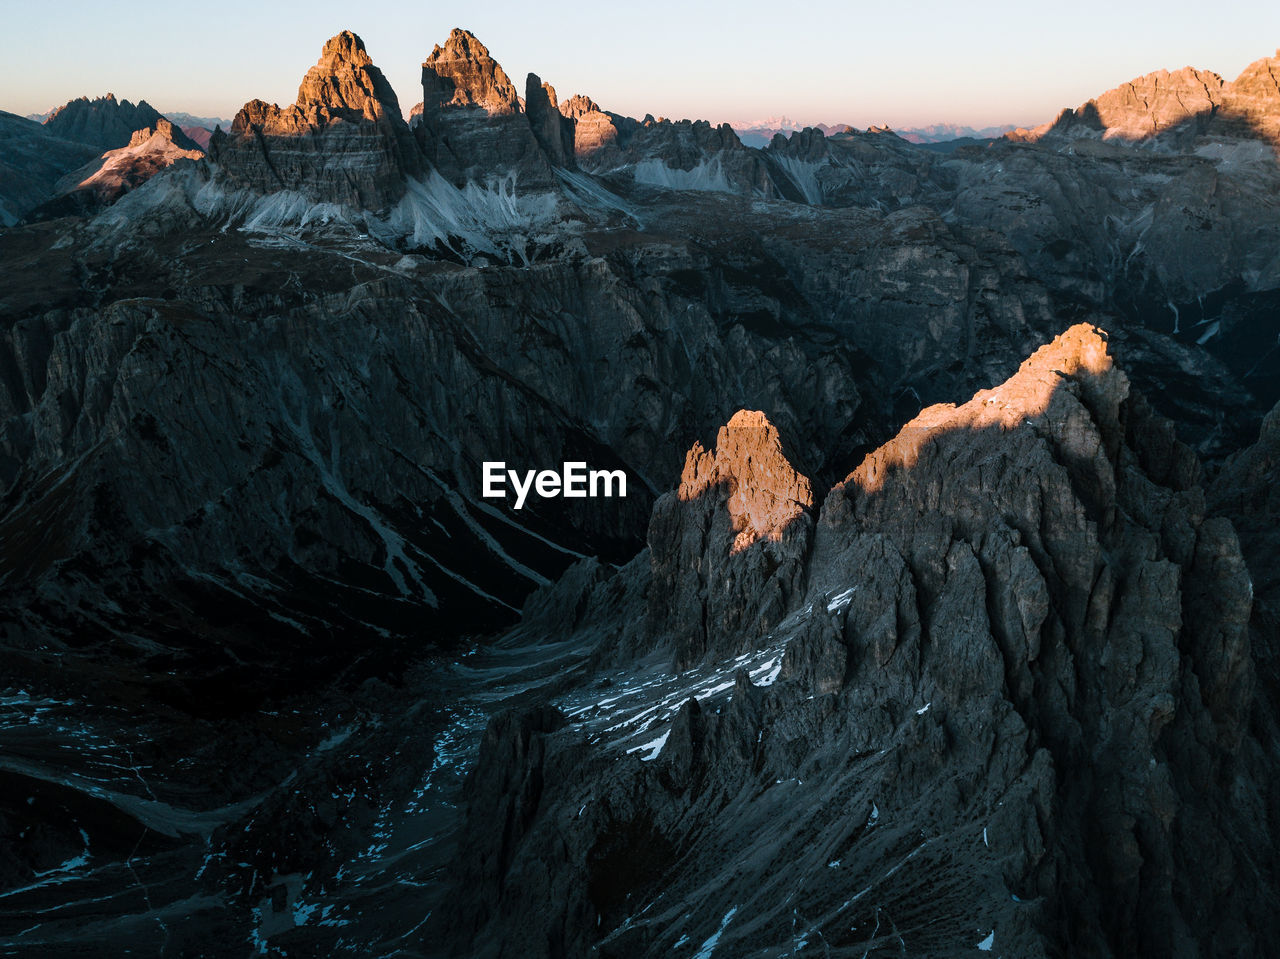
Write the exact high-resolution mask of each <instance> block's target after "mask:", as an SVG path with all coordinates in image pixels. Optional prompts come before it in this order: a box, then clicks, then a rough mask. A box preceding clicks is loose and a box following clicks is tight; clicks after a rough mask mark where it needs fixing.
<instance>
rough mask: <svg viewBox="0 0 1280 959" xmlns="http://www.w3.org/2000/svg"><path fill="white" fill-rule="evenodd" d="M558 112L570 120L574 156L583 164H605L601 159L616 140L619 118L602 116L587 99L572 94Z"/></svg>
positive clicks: (596, 105)
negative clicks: (598, 157) (597, 157)
mask: <svg viewBox="0 0 1280 959" xmlns="http://www.w3.org/2000/svg"><path fill="white" fill-rule="evenodd" d="M560 112H561V114H563V115H564V117H565V118H566V119H568V120H572V121H573V154H574V156H575V157H577V158H579V159H580V160H582V161H584V162H591V163H596V162H604V160H603V157H602V158H601V159H599V160H596V159H593V158H595V157H596V156H597V154H605V153H606V152H607V151H608V150H609V148H610V147H611V146H613V145H615V143H616V141H617V139H618V128H619V124H620V123H621V122H622V118H621V117H615V116H613V115H612V114H608V113H605V112H604V111H603V110H601V109H600V107H599V105H598V104H597V103H596V102H595V101H594V100H592V99H591V98H590V97H585V96H583V95H582V94H580V93H579V94H575V95H574V96H572V97H570V98H569V99H568V100H565V101H564V102H563V103H561V104H560Z"/></svg>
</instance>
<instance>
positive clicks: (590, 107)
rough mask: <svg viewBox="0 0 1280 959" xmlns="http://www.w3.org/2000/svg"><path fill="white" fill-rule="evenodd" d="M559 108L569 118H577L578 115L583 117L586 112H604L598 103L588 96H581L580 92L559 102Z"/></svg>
mask: <svg viewBox="0 0 1280 959" xmlns="http://www.w3.org/2000/svg"><path fill="white" fill-rule="evenodd" d="M559 109H560V112H561V113H562V114H563V115H564V116H566V117H568V118H569V119H570V120H577V119H578V118H579V117H583V116H585V115H587V114H588V113H603V112H604V111H603V110H601V109H600V105H599V104H598V103H596V101H595V100H592V99H591V98H590V97H588V96H583V95H582V94H581V93H575V94H574V95H573V96H571V97H570V98H569V99H568V100H565V101H564V102H563V103H561V104H560V107H559Z"/></svg>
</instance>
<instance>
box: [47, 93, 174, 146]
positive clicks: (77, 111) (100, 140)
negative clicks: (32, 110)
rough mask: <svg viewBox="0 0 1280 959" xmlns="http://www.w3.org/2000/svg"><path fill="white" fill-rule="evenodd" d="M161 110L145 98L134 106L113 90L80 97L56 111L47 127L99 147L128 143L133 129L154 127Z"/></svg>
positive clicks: (54, 132)
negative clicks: (92, 98) (94, 97)
mask: <svg viewBox="0 0 1280 959" xmlns="http://www.w3.org/2000/svg"><path fill="white" fill-rule="evenodd" d="M160 119H161V116H160V113H159V112H158V111H157V110H156V109H155V108H154V107H153V106H151V104H149V103H147V101H146V100H139V101H138V103H137V105H136V106H135V105H134V104H133V103H130V102H129V101H128V100H117V99H116V95H115V94H114V93H108V94H107V95H106V96H104V97H98V98H96V99H94V100H90V99H89V98H88V97H79V98H77V99H75V100H72V101H70V102H69V103H67V104H64V105H63V106H61V107H59V108H58V109H56V110H54V111H53V113H51V114H50V115H49V119H47V120H46V121H45V123H44V125H45V128H46V129H47V130H48V131H49V132H50V133H52V134H54V135H55V136H59V137H62V138H63V139H64V140H73V141H76V142H78V143H87V144H90V145H92V146H95V147H98V148H99V149H100V150H116V149H119V148H120V147H124V146H128V145H129V141H130V140H131V139H132V138H133V134H134V131H136V130H143V129H146V128H148V127H154V126H155V124H156V121H157V120H160Z"/></svg>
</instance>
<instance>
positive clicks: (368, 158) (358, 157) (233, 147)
mask: <svg viewBox="0 0 1280 959" xmlns="http://www.w3.org/2000/svg"><path fill="white" fill-rule="evenodd" d="M209 154H210V156H211V158H213V159H214V160H215V161H217V162H218V163H219V165H220V166H221V167H222V168H223V170H224V172H225V173H226V174H228V175H230V176H231V177H232V178H233V179H234V180H236V181H238V182H240V183H242V184H246V185H248V186H250V187H251V188H252V189H254V190H256V191H258V192H262V193H270V192H274V191H276V190H281V189H288V190H294V191H297V192H299V193H302V194H303V195H305V196H308V197H310V198H311V199H313V200H316V201H329V202H337V203H345V204H349V205H351V206H355V207H359V208H362V209H368V210H381V209H385V208H387V207H389V206H390V205H391V204H392V203H394V202H395V201H396V200H398V199H399V198H400V197H401V196H403V194H404V191H405V189H406V187H405V177H406V176H409V175H412V174H415V173H418V172H420V171H421V166H422V163H421V154H420V153H419V151H418V147H417V145H416V144H415V142H414V140H413V135H412V134H411V133H410V131H409V127H408V125H407V124H406V123H405V121H404V117H403V116H402V115H401V112H400V104H399V101H398V100H397V99H396V95H395V92H394V91H393V90H392V89H391V85H390V84H389V83H388V82H387V80H386V78H385V77H384V76H383V75H382V71H381V70H379V69H378V68H377V67H376V66H374V64H373V60H372V59H371V58H370V57H369V54H368V53H367V52H366V51H365V48H364V42H363V41H362V40H361V39H360V38H359V37H358V36H356V35H355V34H354V33H352V32H350V31H349V30H344V31H343V32H342V33H340V34H338V35H337V36H335V37H333V38H332V39H330V40H329V41H328V42H327V43H326V44H325V45H324V49H323V50H322V51H321V54H320V59H319V61H318V62H317V63H316V65H315V66H313V67H312V68H311V69H310V70H308V71H307V74H306V76H305V77H304V78H303V80H302V83H301V84H300V85H299V87H298V100H297V102H296V103H294V104H293V105H292V106H288V107H280V106H277V105H276V104H273V103H265V102H263V101H262V100H251V101H250V102H249V103H246V104H245V105H244V107H243V108H241V110H240V112H239V113H237V114H236V117H235V119H234V120H233V121H232V123H231V132H230V134H228V135H226V136H215V137H214V138H213V139H212V140H211V142H210V148H209ZM335 156H340V157H341V158H342V162H341V163H340V164H339V163H335V162H334V157H335Z"/></svg>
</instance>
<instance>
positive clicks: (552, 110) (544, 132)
mask: <svg viewBox="0 0 1280 959" xmlns="http://www.w3.org/2000/svg"><path fill="white" fill-rule="evenodd" d="M524 103H525V113H526V114H528V117H529V126H530V128H531V129H532V130H533V135H534V136H535V137H536V138H537V140H538V143H539V145H540V146H541V147H542V149H543V150H545V151H546V154H547V157H548V159H550V160H551V162H552V163H554V164H556V165H557V166H565V165H567V164H569V163H570V161H571V160H572V159H573V127H574V121H573V120H570V119H568V118H567V117H565V116H562V115H561V113H560V110H559V105H558V102H557V100H556V90H555V87H553V86H552V85H551V84H549V83H543V82H542V80H541V79H540V78H539V77H538V75H537V74H536V73H531V74H529V76H528V78H527V79H526V81H525V93H524Z"/></svg>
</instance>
